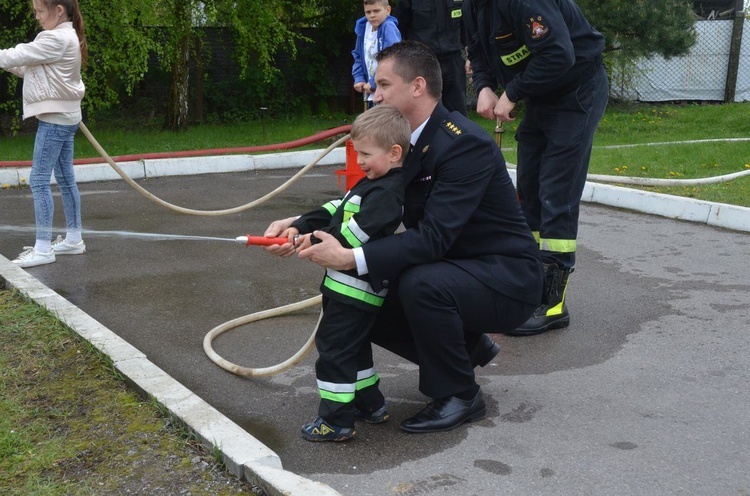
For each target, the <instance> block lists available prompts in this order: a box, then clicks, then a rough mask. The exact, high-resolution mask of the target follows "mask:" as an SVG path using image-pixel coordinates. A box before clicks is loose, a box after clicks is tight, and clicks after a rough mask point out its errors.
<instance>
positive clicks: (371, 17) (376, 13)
mask: <svg viewBox="0 0 750 496" xmlns="http://www.w3.org/2000/svg"><path fill="white" fill-rule="evenodd" d="M390 13H391V6H390V5H389V6H387V7H384V6H383V4H382V3H380V2H377V3H374V4H372V5H365V17H367V22H369V23H370V25H371V26H372V29H378V27H379V26H380V25H381V24H383V21H385V19H386V17H388V14H390Z"/></svg>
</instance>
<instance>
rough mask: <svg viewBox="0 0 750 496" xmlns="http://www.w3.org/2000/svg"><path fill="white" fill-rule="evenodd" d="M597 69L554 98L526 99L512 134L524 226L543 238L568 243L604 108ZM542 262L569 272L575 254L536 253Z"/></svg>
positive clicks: (603, 78)
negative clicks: (514, 138) (525, 223)
mask: <svg viewBox="0 0 750 496" xmlns="http://www.w3.org/2000/svg"><path fill="white" fill-rule="evenodd" d="M608 91H609V86H608V82H607V74H606V71H605V69H604V67H602V68H601V69H600V70H599V72H597V74H595V75H594V76H593V77H592V78H590V79H589V80H587V81H585V82H583V83H582V84H581V86H580V87H579V88H578V89H577V90H574V91H571V92H570V93H567V94H565V95H562V96H560V97H558V98H554V99H548V100H543V99H539V98H529V99H527V101H526V104H527V105H526V111H525V114H524V117H523V120H522V121H521V123H520V124H519V126H518V131H517V132H516V141H517V142H518V168H517V177H516V183H517V188H518V197H519V200H520V202H521V207H522V208H523V212H524V215H525V216H526V222H527V223H528V225H529V227H530V228H531V230H532V231H536V232H538V233H540V235H541V236H540V238H539V239H540V246H541V245H542V244H543V242H544V241H545V240H548V241H549V240H558V241H560V240H565V241H567V242H571V241H572V242H574V241H575V239H576V238H577V235H578V215H579V208H580V200H581V195H582V193H583V188H584V186H585V184H586V174H587V173H588V166H589V159H590V157H591V146H592V144H593V140H594V132H595V131H596V128H597V126H598V124H599V121H600V120H601V118H602V116H603V115H604V110H605V108H606V106H607V98H608ZM542 259H543V261H544V262H545V263H551V262H555V263H557V264H558V265H559V266H560V267H566V268H570V267H572V266H573V265H574V263H575V250H574V249H573V250H570V249H569V248H566V249H563V250H557V249H551V250H545V249H542Z"/></svg>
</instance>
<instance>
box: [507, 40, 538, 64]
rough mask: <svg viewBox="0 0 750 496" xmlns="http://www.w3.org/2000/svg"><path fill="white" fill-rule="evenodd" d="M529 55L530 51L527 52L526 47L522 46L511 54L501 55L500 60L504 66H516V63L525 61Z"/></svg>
mask: <svg viewBox="0 0 750 496" xmlns="http://www.w3.org/2000/svg"><path fill="white" fill-rule="evenodd" d="M529 55H531V50H529V49H528V48H527V47H526V45H524V46H522V47H521V48H519V49H518V50H516V51H515V52H513V53H509V54H508V55H503V56H502V57H500V60H502V61H503V64H505V65H516V64H517V63H519V62H523V61H524V60H525V59H527V58H528V57H529Z"/></svg>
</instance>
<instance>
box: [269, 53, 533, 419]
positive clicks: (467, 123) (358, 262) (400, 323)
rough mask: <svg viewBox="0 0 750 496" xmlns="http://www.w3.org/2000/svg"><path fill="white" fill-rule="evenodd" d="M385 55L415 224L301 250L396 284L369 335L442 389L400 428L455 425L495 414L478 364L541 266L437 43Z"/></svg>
mask: <svg viewBox="0 0 750 496" xmlns="http://www.w3.org/2000/svg"><path fill="white" fill-rule="evenodd" d="M377 59H378V69H377V71H376V74H375V80H376V83H377V90H376V91H375V102H376V103H386V104H389V105H392V106H394V107H396V108H397V109H399V110H400V111H401V113H402V114H403V115H404V117H406V119H407V120H408V121H409V124H410V126H411V130H412V138H411V142H412V151H410V152H409V154H408V155H407V157H406V160H405V162H404V165H403V171H404V180H405V184H406V191H405V195H404V216H403V223H404V226H405V227H406V230H405V231H403V232H399V233H396V234H394V235H393V236H388V237H386V238H383V239H377V240H372V241H370V242H368V243H366V244H364V245H362V246H361V247H358V248H354V249H348V248H345V247H343V246H342V245H341V244H340V243H339V242H338V241H337V240H336V239H335V238H334V237H333V236H329V235H327V234H326V233H318V232H316V233H315V236H317V237H318V238H320V239H321V243H319V244H316V245H313V246H311V247H310V248H307V249H305V250H302V251H300V253H299V256H300V257H302V258H308V259H310V260H312V261H313V262H316V263H318V264H320V265H322V266H324V267H327V268H333V269H336V270H346V269H356V270H357V272H358V273H359V274H364V273H368V274H369V275H370V281H371V284H372V286H373V288H374V289H375V290H376V291H378V290H381V289H383V288H390V289H389V292H388V295H387V296H386V299H385V303H384V304H383V307H382V308H381V311H380V314H379V315H378V318H377V320H376V322H375V325H374V327H373V330H372V332H371V334H370V336H371V340H372V342H373V343H376V344H378V345H380V346H382V347H384V348H386V349H388V350H390V351H392V352H394V353H396V354H398V355H400V356H402V357H404V358H406V359H408V360H410V361H412V362H414V363H416V364H418V365H419V389H420V391H421V392H422V393H424V394H425V395H427V396H428V397H430V398H432V401H431V402H430V403H429V404H428V405H427V406H426V407H425V408H423V409H422V410H420V411H419V412H417V413H416V414H415V415H413V416H412V417H409V418H407V419H405V420H403V421H402V422H401V429H402V430H404V431H407V432H414V433H423V432H436V431H445V430H449V429H453V428H455V427H457V426H459V425H461V424H463V423H464V422H473V421H476V420H480V419H482V418H484V417H485V415H486V413H487V408H486V404H485V401H484V398H483V397H482V392H481V390H480V388H479V385H478V384H477V383H476V380H475V376H474V367H475V366H477V365H485V364H486V363H488V362H489V361H490V360H491V359H492V358H493V357H494V356H495V355H496V354H497V353H498V351H499V348H498V347H497V344H496V343H495V342H494V341H493V340H492V339H491V338H490V337H489V336H488V335H487V334H485V333H488V332H504V331H510V330H513V329H515V328H516V327H517V326H519V325H520V324H522V323H523V322H525V321H526V319H527V318H528V317H529V316H530V315H531V314H532V312H533V311H534V309H535V308H536V307H537V306H538V305H539V302H540V301H541V293H542V278H543V275H542V274H543V266H542V263H541V260H540V258H539V249H538V247H537V245H536V243H535V240H534V237H533V236H532V234H531V230H530V229H529V227H528V225H527V224H526V222H525V220H524V217H523V213H522V212H521V207H520V205H519V203H518V200H517V198H516V192H515V190H514V188H513V183H512V182H511V180H510V176H509V175H508V171H507V169H506V167H505V161H504V160H503V157H502V154H501V153H500V150H499V149H498V147H497V145H495V142H494V140H493V139H492V137H491V136H490V135H489V134H488V133H487V132H486V131H485V130H484V129H482V128H481V127H480V126H478V125H477V124H475V123H473V122H472V121H471V120H469V119H468V118H466V117H464V116H463V115H461V114H460V113H458V112H448V111H447V110H446V109H445V107H444V106H443V105H442V104H441V103H440V92H441V88H442V79H441V74H440V65H439V63H438V61H437V59H436V57H435V55H434V54H433V53H432V51H431V50H430V49H429V48H428V47H427V46H426V45H424V44H422V43H419V42H415V41H403V42H401V43H396V44H394V45H392V46H390V47H388V48H386V49H384V50H383V51H381V52H380V53H378V55H377ZM267 234H269V233H267ZM277 248H278V249H279V250H283V249H284V247H283V246H282V247H277Z"/></svg>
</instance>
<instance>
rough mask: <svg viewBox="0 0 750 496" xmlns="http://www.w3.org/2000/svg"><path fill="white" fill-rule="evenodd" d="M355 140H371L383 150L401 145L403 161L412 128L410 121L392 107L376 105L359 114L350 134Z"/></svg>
mask: <svg viewBox="0 0 750 496" xmlns="http://www.w3.org/2000/svg"><path fill="white" fill-rule="evenodd" d="M349 134H350V136H351V138H352V139H353V140H356V139H359V138H365V137H367V138H370V139H372V140H373V141H374V142H375V145H376V146H378V147H379V148H382V149H383V150H388V149H390V148H391V147H392V146H393V145H399V146H400V147H401V150H402V155H401V157H402V159H403V157H405V156H406V152H407V151H408V150H409V142H410V140H411V127H410V126H409V121H407V120H406V118H405V117H404V116H403V115H402V114H401V112H399V111H398V110H396V107H393V106H392V105H384V104H381V105H375V106H374V107H372V108H371V109H369V110H366V111H364V112H362V113H361V114H359V116H357V118H356V119H354V123H353V124H352V130H351V132H350V133H349Z"/></svg>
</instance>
